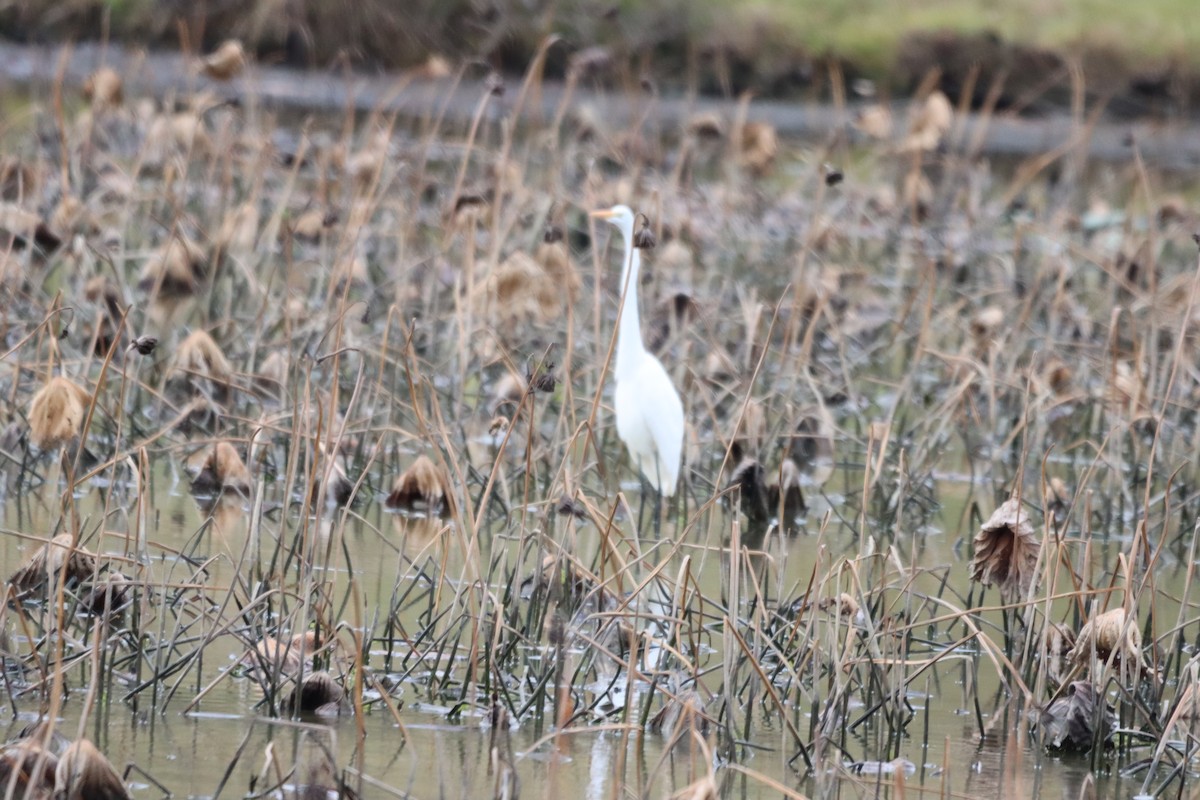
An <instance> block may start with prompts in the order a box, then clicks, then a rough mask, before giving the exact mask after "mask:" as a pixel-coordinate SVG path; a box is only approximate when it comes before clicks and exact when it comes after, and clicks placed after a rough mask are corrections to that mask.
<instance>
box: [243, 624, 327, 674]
mask: <svg viewBox="0 0 1200 800" xmlns="http://www.w3.org/2000/svg"><path fill="white" fill-rule="evenodd" d="M321 645H322V642H321V639H320V637H319V636H317V633H316V631H305V632H304V633H297V634H295V635H294V636H291V637H290V638H287V639H276V638H274V637H273V636H264V637H263V640H262V641H261V642H259V643H258V644H256V645H255V646H254V649H253V650H250V651H249V652H247V653H246V655H244V656H242V660H241V663H242V664H244V665H245V666H246V667H248V668H249V669H252V670H258V669H265V670H266V671H267V674H268V675H275V674H279V675H284V676H295V675H298V674H299V673H300V670H301V669H303V668H304V666H305V665H306V664H309V663H311V661H312V657H313V653H315V652H316V651H317V650H319V649H320V648H321Z"/></svg>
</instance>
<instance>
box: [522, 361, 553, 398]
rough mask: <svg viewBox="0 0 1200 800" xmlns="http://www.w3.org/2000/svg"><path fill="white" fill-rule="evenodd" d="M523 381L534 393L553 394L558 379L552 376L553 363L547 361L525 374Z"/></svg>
mask: <svg viewBox="0 0 1200 800" xmlns="http://www.w3.org/2000/svg"><path fill="white" fill-rule="evenodd" d="M525 381H526V383H528V385H529V386H532V387H533V389H534V391H537V392H545V393H546V394H553V393H554V389H555V387H557V386H558V378H556V377H555V376H554V362H552V361H548V362H546V363H544V364H541V365H539V366H538V367H536V368H535V369H533V370H531V371H530V372H529V373H527V374H526V376H525Z"/></svg>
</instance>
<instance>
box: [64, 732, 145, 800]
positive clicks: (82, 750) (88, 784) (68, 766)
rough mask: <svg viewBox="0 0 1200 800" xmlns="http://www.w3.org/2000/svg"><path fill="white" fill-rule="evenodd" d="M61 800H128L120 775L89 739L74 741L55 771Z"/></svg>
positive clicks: (127, 791) (126, 790)
mask: <svg viewBox="0 0 1200 800" xmlns="http://www.w3.org/2000/svg"><path fill="white" fill-rule="evenodd" d="M54 785H55V797H56V798H57V799H58V800H129V790H128V789H126V788H125V783H124V781H122V780H121V776H120V774H118V773H117V771H116V769H114V768H113V765H112V764H111V763H110V762H109V760H108V759H107V758H105V757H104V754H103V753H101V752H100V751H99V750H97V749H96V746H95V745H94V744H92V743H91V742H90V741H88V740H87V739H79V740H78V741H75V742H72V743H71V745H70V746H68V747H67V750H66V752H64V753H63V755H62V758H60V759H59V761H58V768H57V769H56V770H55V772H54Z"/></svg>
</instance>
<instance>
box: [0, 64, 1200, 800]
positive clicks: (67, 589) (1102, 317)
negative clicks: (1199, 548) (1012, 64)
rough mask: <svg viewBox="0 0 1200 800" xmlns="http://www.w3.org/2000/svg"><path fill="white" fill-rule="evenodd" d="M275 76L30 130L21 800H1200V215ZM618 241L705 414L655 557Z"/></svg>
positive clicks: (88, 109) (723, 134)
mask: <svg viewBox="0 0 1200 800" xmlns="http://www.w3.org/2000/svg"><path fill="white" fill-rule="evenodd" d="M228 52H231V51H228ZM585 56H586V54H584V55H581V56H580V57H579V58H578V59H577V60H576V61H575V62H574V63H573V65H572V66H571V71H570V77H569V78H568V81H569V84H568V85H570V86H574V85H580V86H582V85H585V84H587V85H592V84H593V83H595V85H597V86H600V85H603V84H602V83H600V82H599V78H598V76H599V77H602V76H603V70H604V69H605V68H606V65H605V64H603V63H592V62H590V61H589V60H588V59H587V58H586V57H585ZM242 61H243V63H242V64H240V65H235V66H236V69H232V70H231V71H230V74H228V75H223V74H220V73H221V72H222V71H223V70H220V69H218V70H216V74H213V72H212V69H213V68H212V64H213V63H214V62H212V61H210V62H208V64H207V65H205V66H204V67H203V68H204V69H207V70H209V74H210V77H200V76H198V77H197V78H196V84H195V86H196V89H195V91H194V92H189V93H187V94H185V95H180V96H174V97H168V98H161V99H151V98H142V97H130V96H125V93H124V92H123V91H122V84H121V80H122V76H121V75H119V74H97V75H96V76H93V80H92V82H91V83H90V87H89V89H88V93H87V95H86V97H85V96H84V95H82V94H80V93H78V92H77V91H76V90H75V89H74V88H72V87H68V86H63V85H61V84H56V85H54V86H53V87H50V88H49V90H48V91H47V93H46V94H44V95H43V94H41V93H36V94H33V95H31V96H28V97H19V98H14V99H13V100H12V101H11V107H12V108H14V109H20V110H19V111H18V112H17V113H12V114H9V115H8V116H7V117H6V123H5V128H4V130H3V132H2V133H3V137H2V139H3V142H4V153H3V161H2V163H0V196H2V205H0V230H2V231H3V235H2V242H0V243H2V248H0V292H2V296H0V300H2V302H0V348H2V352H3V360H2V362H0V413H2V415H3V423H4V424H3V435H2V436H0V460H2V467H3V475H4V484H3V494H2V496H0V498H2V499H0V502H2V516H0V520H2V524H3V535H2V537H0V553H3V565H4V567H5V574H6V577H7V578H8V582H7V584H6V603H5V604H4V606H3V609H2V610H0V615H2V622H3V627H2V629H0V637H2V638H0V658H2V659H3V684H2V686H0V692H2V694H3V698H4V700H5V703H4V708H5V710H4V711H3V714H4V715H5V716H4V719H5V721H6V724H8V725H9V734H8V735H7V736H6V737H5V738H6V739H7V740H8V741H9V744H8V745H6V746H5V747H4V749H3V751H2V753H0V776H3V780H4V781H5V784H4V791H5V792H6V793H7V795H8V796H12V797H22V796H29V797H48V796H51V794H52V792H54V791H56V790H57V791H58V792H60V793H62V794H64V795H67V796H101V795H100V794H99V792H101V791H103V792H106V793H109V794H105V795H103V796H113V797H122V796H126V793H128V794H130V795H131V796H133V797H157V796H166V795H169V794H174V795H188V796H208V797H217V796H226V797H229V796H253V797H278V796H284V797H314V796H346V797H389V796H401V797H405V796H411V797H430V796H435V795H437V796H471V797H517V796H524V797H542V796H546V797H553V796H556V795H561V794H562V793H563V792H568V794H569V795H571V796H574V795H576V794H583V795H586V796H588V797H597V798H599V797H605V798H607V797H617V796H624V795H636V796H650V797H662V796H676V797H680V798H708V797H767V796H771V797H777V796H785V797H799V796H811V797H840V796H862V797H872V796H890V797H904V796H908V794H909V793H912V794H914V795H915V794H916V793H917V792H918V791H919V792H933V791H936V792H939V793H941V794H942V795H943V796H964V795H966V796H972V795H976V794H979V793H981V792H987V793H989V794H996V796H1035V795H1039V794H1042V793H1045V794H1049V795H1055V796H1058V795H1060V794H1065V795H1066V796H1071V797H1077V796H1096V795H1101V794H1103V795H1106V796H1128V795H1131V794H1137V793H1141V794H1146V795H1151V796H1167V795H1170V796H1177V795H1178V794H1179V793H1180V792H1182V791H1184V789H1185V787H1187V786H1190V784H1191V783H1192V781H1193V780H1194V778H1195V775H1196V763H1195V756H1196V749H1197V739H1196V731H1195V727H1194V726H1195V724H1196V722H1197V719H1198V716H1197V715H1198V710H1197V707H1196V697H1197V692H1198V691H1200V690H1198V689H1197V680H1198V675H1200V661H1198V660H1197V655H1196V652H1195V650H1196V646H1197V642H1198V640H1200V613H1198V611H1197V604H1196V600H1195V597H1196V590H1195V589H1194V588H1193V566H1194V564H1195V563H1196V552H1195V548H1196V539H1195V535H1194V534H1195V528H1196V524H1197V519H1200V493H1198V492H1197V486H1200V476H1198V475H1197V471H1196V464H1195V453H1196V451H1197V445H1198V444H1200V425H1198V424H1197V417H1196V411H1195V409H1196V406H1197V399H1198V397H1200V373H1197V371H1196V369H1195V364H1196V353H1197V350H1196V348H1197V340H1196V332H1195V330H1194V329H1193V325H1195V324H1197V314H1198V309H1197V297H1196V287H1197V282H1196V278H1197V270H1198V268H1200V267H1198V264H1200V260H1198V248H1197V244H1196V242H1194V241H1193V239H1192V233H1193V231H1195V230H1196V229H1197V227H1198V225H1200V223H1198V221H1197V218H1196V214H1195V212H1194V211H1193V207H1194V204H1193V200H1192V198H1189V197H1188V196H1187V195H1186V194H1181V193H1180V192H1181V190H1182V189H1183V188H1184V187H1185V186H1186V184H1184V183H1183V180H1184V179H1183V178H1180V177H1179V176H1173V175H1161V174H1156V173H1155V172H1153V171H1152V170H1151V169H1149V168H1148V167H1147V166H1146V165H1145V164H1144V163H1143V162H1142V161H1141V160H1140V158H1139V157H1138V149H1137V142H1136V141H1133V142H1131V146H1130V160H1129V162H1128V164H1126V165H1123V166H1104V167H1093V166H1091V165H1089V163H1088V161H1087V158H1086V135H1085V134H1086V131H1087V126H1088V124H1089V121H1090V120H1089V119H1088V118H1085V117H1084V116H1083V109H1082V106H1080V108H1079V117H1078V119H1077V123H1078V131H1079V132H1080V135H1079V136H1078V137H1076V138H1074V139H1073V140H1072V141H1070V142H1068V143H1065V144H1064V145H1063V146H1062V147H1061V148H1058V149H1056V150H1054V151H1053V152H1050V153H1047V154H1039V155H1037V156H1034V157H1031V158H1029V159H1028V160H1025V161H1023V162H1020V163H997V162H993V161H992V160H989V159H987V158H984V157H982V156H981V155H980V154H979V153H978V150H977V140H972V139H967V138H966V137H964V136H963V135H962V131H961V130H960V128H959V127H958V126H957V125H956V120H957V115H956V108H958V107H959V105H958V103H957V102H956V99H955V98H947V97H945V96H943V95H941V94H940V93H938V92H936V91H925V92H923V93H922V94H921V95H920V97H921V100H920V102H919V103H917V104H916V105H914V109H913V112H912V113H911V115H910V116H909V117H907V118H895V119H893V118H892V117H891V115H890V114H889V113H888V112H887V111H886V110H885V109H883V108H879V107H870V108H861V109H848V110H847V111H846V113H847V121H848V125H847V127H846V130H845V131H844V132H841V133H839V135H837V136H835V137H833V138H831V139H830V140H828V141H824V142H808V143H798V142H791V141H783V140H780V138H779V137H778V136H777V135H776V134H775V132H774V131H773V130H772V129H771V128H770V127H769V126H768V125H765V124H763V123H762V122H760V121H756V120H755V116H754V106H753V103H751V102H749V101H747V102H746V103H743V104H742V105H741V106H740V107H739V108H738V109H737V111H736V113H734V114H730V115H728V116H721V115H710V114H706V115H697V116H696V117H694V118H693V119H691V120H690V121H689V122H688V124H687V125H685V126H683V127H682V128H679V129H676V128H670V129H665V128H663V127H661V126H660V125H658V123H657V122H656V117H655V113H654V112H655V99H654V95H653V94H652V93H647V92H641V93H638V92H630V93H627V94H622V95H621V96H622V97H623V98H624V100H625V101H626V102H628V103H629V104H630V106H631V107H632V108H634V109H636V115H635V118H636V119H638V120H639V121H638V123H637V124H635V125H633V126H631V127H627V128H622V129H620V130H613V129H610V128H608V127H607V126H606V120H605V119H604V118H602V117H598V116H597V115H595V114H593V113H591V112H590V110H589V108H588V107H587V106H586V104H584V103H580V102H576V101H575V100H574V99H572V96H571V94H570V92H568V93H567V94H566V96H565V99H564V101H563V104H562V106H561V107H560V109H559V110H558V113H556V114H555V115H554V116H553V117H548V118H545V119H541V120H540V121H535V120H529V119H525V118H522V116H521V114H520V113H519V111H520V109H521V107H522V105H523V104H524V103H525V102H526V101H527V99H528V98H530V97H531V96H533V95H534V94H535V93H536V92H537V91H538V87H539V75H540V62H535V64H534V65H533V66H532V67H531V68H530V70H529V72H528V73H527V75H526V76H525V77H524V78H523V79H520V80H510V81H508V82H505V81H503V80H502V79H500V78H499V77H495V78H494V79H493V80H491V81H490V83H489V87H490V88H489V89H488V90H487V91H486V92H485V93H483V94H481V95H480V96H479V97H477V98H473V100H474V102H475V103H476V104H477V105H476V109H477V110H476V113H475V114H474V115H473V118H472V119H471V120H470V121H469V123H468V124H466V125H458V124H457V123H454V122H451V121H449V120H447V119H445V118H444V117H443V116H442V115H441V113H440V109H439V108H438V107H431V108H429V109H428V113H427V114H426V115H425V116H423V117H419V118H403V119H400V118H395V117H389V116H385V115H382V114H367V115H358V114H348V115H346V116H345V117H342V118H330V117H319V118H313V119H296V118H292V117H289V118H286V119H280V118H277V117H276V116H275V115H273V114H272V113H271V112H270V111H269V109H264V108H262V107H260V106H258V105H256V104H255V103H253V102H248V103H243V104H241V105H240V106H236V105H231V104H228V103H223V102H216V101H214V100H213V96H212V95H211V94H209V93H207V92H206V91H205V87H206V85H207V83H206V81H208V80H215V79H234V80H237V79H238V78H237V71H238V70H239V69H241V68H243V67H245V63H244V54H243V55H242ZM221 63H224V62H221ZM218 66H220V64H218ZM249 69H250V70H253V65H250V66H249ZM455 85H456V84H455V83H454V81H453V80H452V79H451V80H448V81H447V83H446V87H447V89H446V91H447V93H450V92H453V91H455V88H454V87H455ZM517 120H522V121H521V123H520V124H517ZM851 122H853V124H849V123H851ZM851 131H854V133H853V135H851ZM616 204H626V205H629V206H631V207H632V208H634V209H636V210H638V211H640V212H641V213H643V214H645V215H646V217H647V218H648V220H649V222H648V226H647V227H648V230H649V231H650V232H652V234H653V236H652V237H647V239H646V240H645V241H646V242H649V241H650V240H651V239H652V240H653V242H654V243H655V246H654V247H653V248H648V249H646V250H645V252H644V253H643V263H642V273H641V276H642V281H641V285H640V287H639V288H640V292H641V296H640V300H641V314H642V319H643V335H644V338H645V342H646V345H647V347H648V348H649V349H650V350H651V352H653V353H654V354H655V355H657V357H658V358H659V359H660V360H661V362H662V364H663V365H664V366H665V368H666V371H667V373H668V375H669V376H670V379H671V380H672V381H673V383H674V385H675V386H676V387H677V388H678V390H679V393H680V395H681V397H682V401H683V409H684V417H685V420H686V424H685V433H684V444H683V456H682V468H681V470H680V475H679V479H678V487H677V490H676V491H675V493H674V495H673V496H672V497H669V498H665V499H664V502H662V503H661V504H660V505H658V506H657V508H656V509H655V512H653V515H654V516H655V519H653V520H651V519H645V520H642V521H641V522H640V524H639V514H638V510H639V506H640V505H641V502H642V500H643V497H642V493H643V492H645V491H647V489H646V487H645V486H643V485H642V484H641V483H640V482H639V479H638V470H637V469H636V468H635V467H634V466H633V465H631V464H630V463H629V461H628V459H627V456H626V454H625V452H624V450H623V448H622V447H621V444H620V442H619V440H618V438H617V434H616V430H615V426H614V421H613V411H612V389H611V383H612V377H611V376H612V370H613V352H614V343H615V339H614V321H615V318H616V314H617V309H618V307H619V304H620V286H619V277H620V272H621V267H620V263H619V257H618V256H617V255H616V253H617V252H619V251H620V242H619V240H618V241H616V242H615V243H614V237H612V236H611V235H610V233H609V231H607V230H603V229H600V228H598V227H597V223H596V222H595V221H594V220H592V219H590V218H589V217H588V212H589V211H590V210H593V209H598V208H608V207H610V206H613V205H616ZM656 534H657V535H656ZM109 761H111V762H112V765H110V764H109ZM55 765H57V766H56V767H55ZM85 767H86V768H85ZM85 778H94V779H95V780H96V781H97V782H98V783H97V785H99V786H103V787H105V788H103V789H92V790H90V791H91V792H92V794H88V791H89V790H81V789H79V785H80V781H83V780H84V779H85ZM580 787H583V788H580ZM918 787H919V788H918ZM997 787H999V788H997ZM26 792H28V794H26ZM72 792H74V794H72Z"/></svg>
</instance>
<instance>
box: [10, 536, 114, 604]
mask: <svg viewBox="0 0 1200 800" xmlns="http://www.w3.org/2000/svg"><path fill="white" fill-rule="evenodd" d="M73 543H74V539H73V538H72V536H71V534H69V533H60V534H59V535H58V536H55V537H54V538H53V539H51V540H50V541H48V542H46V544H44V545H42V546H41V547H39V548H38V549H37V550H35V551H34V552H33V554H32V555H31V556H30V557H29V559H28V560H27V561H26V562H25V563H24V564H23V565H21V566H20V567H19V568H18V569H17V571H16V572H14V573H13V574H12V577H10V578H9V579H8V580H9V583H11V584H12V585H13V586H14V587H16V588H17V589H18V590H19V591H22V592H38V591H40V590H41V589H42V588H44V587H45V586H46V585H47V583H48V582H49V581H51V580H53V579H54V578H55V576H57V575H59V574H61V575H62V576H63V578H64V579H65V580H66V582H67V584H68V585H70V584H76V583H82V582H83V581H86V580H88V579H89V578H91V577H92V575H93V574H94V573H95V571H96V556H95V555H94V554H93V553H92V552H91V551H89V550H88V549H87V548H85V547H83V546H75V547H73V546H72V544H73Z"/></svg>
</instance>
